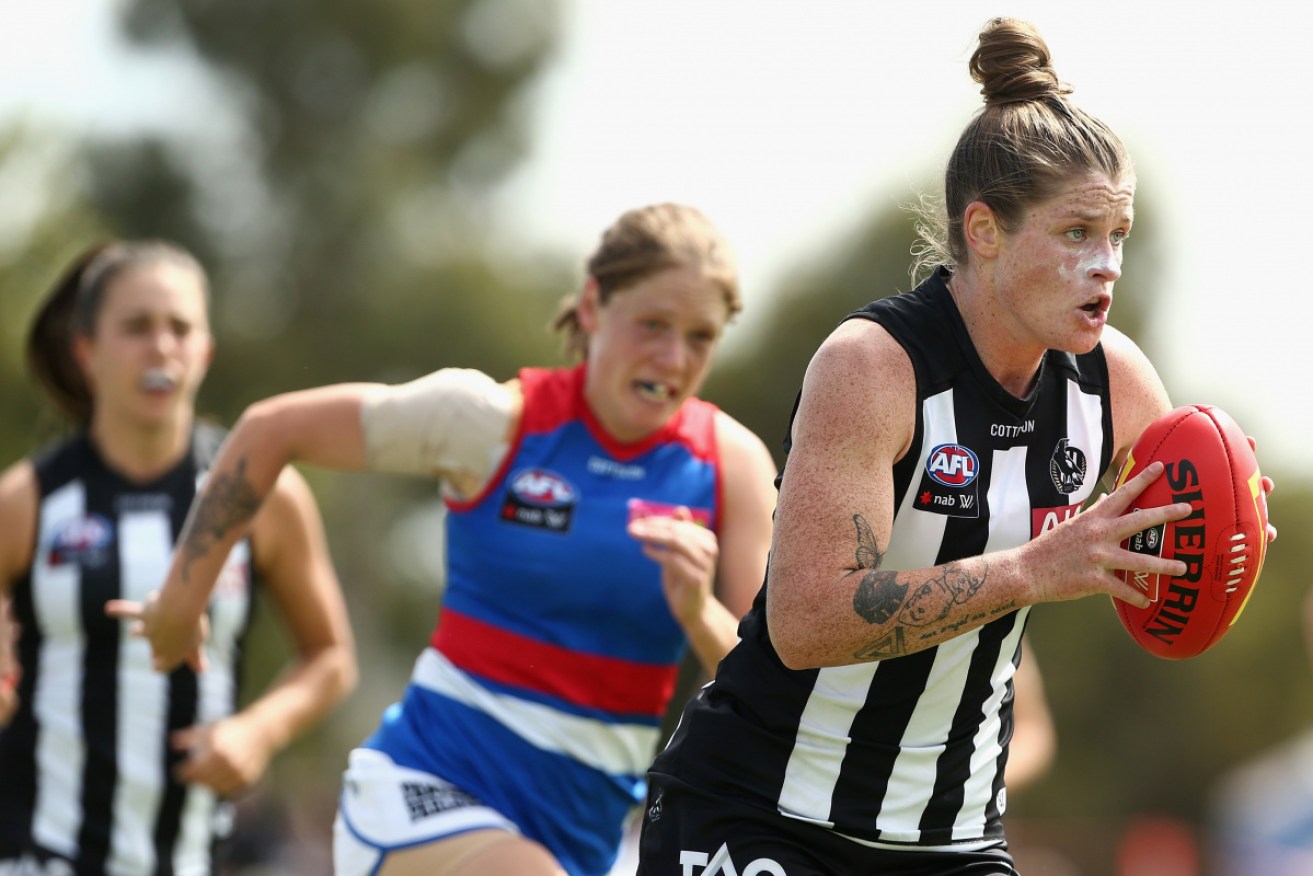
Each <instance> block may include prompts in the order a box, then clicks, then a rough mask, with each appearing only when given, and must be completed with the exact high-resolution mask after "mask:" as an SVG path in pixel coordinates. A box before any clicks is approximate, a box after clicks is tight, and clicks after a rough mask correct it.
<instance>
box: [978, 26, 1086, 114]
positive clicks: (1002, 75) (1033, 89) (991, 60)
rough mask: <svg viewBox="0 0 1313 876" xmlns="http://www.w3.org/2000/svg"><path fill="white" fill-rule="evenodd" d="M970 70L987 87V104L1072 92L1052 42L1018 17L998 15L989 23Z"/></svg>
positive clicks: (1042, 97)
mask: <svg viewBox="0 0 1313 876" xmlns="http://www.w3.org/2000/svg"><path fill="white" fill-rule="evenodd" d="M970 69H971V78H972V79H974V80H976V81H977V82H979V83H980V84H981V86H983V87H982V88H981V89H980V93H981V94H983V95H984V96H985V106H986V107H990V106H1000V105H1002V104H1009V103H1022V102H1025V101H1034V100H1044V99H1045V98H1050V97H1061V96H1062V95H1066V94H1071V87H1070V86H1068V85H1066V84H1065V83H1063V82H1062V81H1061V80H1059V79H1058V74H1057V72H1056V71H1055V70H1054V69H1053V63H1052V58H1051V56H1050V55H1049V47H1048V44H1046V43H1045V42H1044V39H1043V38H1042V37H1041V36H1040V35H1039V32H1038V31H1036V30H1035V28H1034V27H1033V26H1032V25H1030V24H1029V23H1028V22H1025V21H1020V20H1018V19H1015V18H995V19H992V20H991V21H990V22H989V23H988V24H986V25H985V27H984V29H983V30H981V32H980V46H979V47H978V48H977V49H976V51H975V53H974V54H972V56H971V64H970Z"/></svg>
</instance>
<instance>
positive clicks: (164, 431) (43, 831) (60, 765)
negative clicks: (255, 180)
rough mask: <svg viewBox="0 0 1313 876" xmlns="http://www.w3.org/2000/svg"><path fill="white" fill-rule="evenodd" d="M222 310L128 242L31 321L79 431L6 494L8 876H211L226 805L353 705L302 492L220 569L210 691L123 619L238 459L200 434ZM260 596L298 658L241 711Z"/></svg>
mask: <svg viewBox="0 0 1313 876" xmlns="http://www.w3.org/2000/svg"><path fill="white" fill-rule="evenodd" d="M208 310H209V291H208V284H207V281H206V277H205V272H204V271H203V270H202V268H201V266H200V264H198V263H197V261H196V259H194V258H193V257H192V256H191V254H190V253H188V252H186V251H185V250H183V249H181V248H180V247H178V246H176V245H174V244H171V243H167V242H163V241H154V240H144V241H115V242H111V243H108V244H104V245H100V246H96V247H93V248H92V249H90V250H88V251H86V252H85V253H83V254H82V255H81V256H80V257H79V258H77V259H76V260H75V261H74V263H73V264H72V265H71V266H70V267H69V268H68V269H67V271H66V273H65V274H64V276H63V277H62V278H61V279H60V280H59V281H58V282H57V283H56V285H55V286H54V287H53V288H52V289H51V291H50V293H49V294H48V295H47V297H46V298H45V300H44V301H43V303H42V305H41V307H40V309H39V310H38V312H37V315H36V317H35V319H34V320H33V323H32V326H31V329H30V332H29V334H28V339H27V356H28V364H29V366H30V370H31V372H32V374H33V376H34V377H35V378H36V380H37V382H38V383H39V384H40V386H41V387H42V388H43V389H44V390H45V391H46V393H47V395H48V396H49V397H50V399H51V400H52V401H53V402H54V403H55V405H56V406H57V407H58V408H59V409H60V411H61V412H62V413H63V414H65V415H66V416H67V419H68V420H69V422H70V423H71V424H72V426H73V428H74V431H73V432H72V434H71V435H70V436H69V437H68V438H66V439H64V440H61V441H58V442H56V443H54V444H52V445H51V446H49V447H46V448H44V449H42V450H41V451H39V452H38V453H36V454H35V455H33V456H32V457H30V458H28V459H23V460H21V461H19V462H17V463H15V464H13V465H11V466H10V467H9V468H8V469H6V470H5V471H4V472H3V474H0V603H3V602H4V601H5V599H6V598H8V600H9V601H10V602H11V603H12V618H11V619H10V618H6V617H5V616H3V614H2V613H0V626H2V627H4V629H0V692H3V693H5V696H4V697H3V698H0V724H3V725H4V726H3V729H2V730H0V874H5V876H9V874H13V876H19V874H21V876H41V874H52V876H53V874H66V873H77V874H79V876H106V874H115V876H150V874H160V873H176V874H179V876H182V874H190V876H204V874H208V873H211V872H213V871H214V861H215V855H216V851H217V850H218V849H219V848H221V847H222V846H221V844H220V842H219V841H220V840H222V839H224V838H225V836H226V835H227V833H228V831H229V829H230V827H231V823H232V806H231V804H230V803H229V802H228V798H230V797H232V796H233V795H234V794H236V793H238V792H240V791H242V790H244V789H246V788H248V787H250V786H251V785H253V784H254V783H255V782H256V781H257V780H259V778H260V777H261V776H262V775H263V774H264V771H265V768H266V766H267V765H268V763H269V761H270V758H272V757H273V756H274V754H275V753H277V752H278V750H279V749H281V748H283V747H284V746H286V745H287V744H288V743H289V742H291V741H292V739H294V738H295V737H296V736H297V735H299V734H300V733H302V732H304V731H305V730H306V729H308V728H309V727H310V726H312V725H313V724H314V723H315V722H316V721H318V720H319V719H320V718H322V717H323V716H324V715H325V714H326V713H327V712H328V711H329V709H331V708H332V707H333V706H335V705H336V704H337V703H338V702H340V701H341V700H342V698H343V697H345V696H346V695H347V693H348V692H349V691H350V690H351V688H352V686H353V685H354V684H355V671H356V665H355V651H354V647H353V645H352V641H351V629H350V626H349V624H348V619H347V615H346V609H345V606H344V604H343V600H342V595H341V591H340V588H339V585H338V581H337V576H336V574H335V572H334V570H333V565H332V561H331V559H330V557H329V555H328V550H327V546H326V540H325V538H324V533H323V525H322V523H321V521H320V517H319V511H318V509H317V507H316V506H315V502H314V498H313V497H312V495H311V493H310V490H309V488H308V487H307V485H306V484H305V482H304V481H303V480H302V478H301V477H300V476H299V475H298V474H296V473H295V472H291V471H289V472H286V473H285V474H284V475H283V477H281V478H280V479H279V481H278V484H277V486H276V488H275V489H274V490H273V494H274V498H273V499H271V500H270V501H269V502H268V503H266V507H265V510H264V511H263V512H262V513H261V514H260V515H259V516H258V517H257V518H256V519H255V521H254V522H253V523H252V526H251V527H250V529H249V531H246V532H244V533H243V537H242V539H241V541H240V542H239V543H236V544H235V545H234V546H233V548H232V550H231V551H229V552H225V555H224V557H223V558H222V566H223V582H224V583H223V586H222V587H220V588H219V589H218V590H216V591H215V593H214V595H213V597H212V598H211V599H209V600H207V602H206V604H205V606H204V607H205V609H206V611H207V613H208V619H209V631H210V638H209V642H208V644H207V647H206V649H205V656H206V662H207V670H206V671H205V672H204V673H198V672H195V671H193V669H191V668H180V669H178V670H177V671H175V672H173V673H171V674H169V675H168V676H163V675H160V674H158V673H157V672H156V671H155V668H154V665H153V661H152V659H151V652H150V647H149V646H148V644H147V643H146V642H143V641H141V640H139V639H136V638H134V637H132V636H131V635H129V633H128V631H127V630H126V629H125V628H124V625H123V623H122V622H121V621H119V620H118V619H117V618H116V617H115V616H112V615H111V613H113V612H116V611H118V610H119V607H121V605H122V601H124V600H128V601H132V600H141V599H144V598H145V597H146V595H147V594H148V593H149V592H150V591H151V590H153V589H155V588H157V587H159V586H160V585H161V584H162V583H163V580H164V573H165V571H166V570H167V569H168V564H169V558H170V554H171V552H172V549H173V544H174V539H175V538H176V537H177V534H178V532H179V530H180V529H181V528H182V523H183V519H184V517H185V515H186V513H187V509H188V507H189V506H190V505H191V501H192V498H193V496H194V495H195V494H196V485H197V482H198V481H199V480H200V479H202V478H203V477H204V476H205V473H206V472H207V471H208V470H209V468H210V465H211V463H212V461H213V458H214V453H215V451H216V450H217V448H218V446H219V444H220V441H221V440H222V438H223V434H224V433H223V432H222V430H220V429H219V428H218V427H216V426H213V425H211V424H208V423H201V422H197V420H196V415H195V402H196V394H197V392H198V390H199V389H200V386H201V381H202V380H203V379H204V378H205V374H206V371H207V369H208V368H209V365H210V360H211V359H212V357H213V355H214V341H213V339H212V337H211V335H210V328H209V316H208ZM257 588H264V589H265V590H266V591H267V592H268V594H269V595H270V596H271V597H272V600H273V603H274V604H275V605H276V606H277V607H278V609H279V612H280V616H281V620H282V623H283V625H284V626H285V628H286V630H287V633H288V635H289V637H290V639H291V644H292V646H293V648H294V651H295V657H294V659H293V662H292V664H291V665H290V666H289V667H288V670H287V671H286V672H284V673H283V674H282V675H281V676H280V678H279V679H278V680H277V681H275V682H273V683H272V685H271V686H270V687H269V689H268V690H266V691H264V692H263V693H262V694H261V695H260V696H258V697H256V698H255V699H254V700H253V701H252V702H250V703H249V704H248V705H246V706H245V707H244V708H241V709H240V710H239V709H238V684H239V680H240V677H241V654H242V647H241V646H242V641H243V637H244V636H245V634H246V631H247V629H248V628H249V625H250V622H251V617H252V615H251V612H252V609H253V607H254V602H255V597H256V592H257ZM0 608H3V605H2V604H0ZM15 633H17V643H16V645H15V644H13V643H11V642H9V641H8V639H9V638H11V637H12V636H13V635H14V634H15ZM10 649H12V651H11V650H10ZM13 654H16V657H17V661H16V664H17V665H14V666H10V665H7V664H8V660H9V659H10V658H11V657H12V656H13ZM6 712H9V713H11V714H4V713H6ZM6 719H7V720H6Z"/></svg>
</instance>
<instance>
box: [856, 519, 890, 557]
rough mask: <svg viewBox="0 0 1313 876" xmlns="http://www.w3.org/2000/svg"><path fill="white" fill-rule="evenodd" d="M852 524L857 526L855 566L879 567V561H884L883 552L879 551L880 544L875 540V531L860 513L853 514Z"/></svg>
mask: <svg viewBox="0 0 1313 876" xmlns="http://www.w3.org/2000/svg"><path fill="white" fill-rule="evenodd" d="M853 526H855V527H857V568H858V569H878V568H880V563H882V562H884V554H882V553H880V546H879V545H878V544H876V542H875V533H874V532H872V531H871V524H869V523H867V522H866V518H865V517H863V516H862V515H860V514H854V515H853Z"/></svg>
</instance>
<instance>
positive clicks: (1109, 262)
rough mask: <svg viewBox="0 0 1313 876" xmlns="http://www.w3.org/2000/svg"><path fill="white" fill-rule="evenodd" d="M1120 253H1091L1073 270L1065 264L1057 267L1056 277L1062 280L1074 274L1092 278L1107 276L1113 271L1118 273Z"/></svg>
mask: <svg viewBox="0 0 1313 876" xmlns="http://www.w3.org/2000/svg"><path fill="white" fill-rule="evenodd" d="M1121 254H1122V251H1121V250H1120V249H1118V250H1109V251H1106V252H1096V253H1092V254H1090V255H1088V256H1086V257H1085V258H1083V259H1081V260H1080V261H1079V262H1077V263H1076V265H1075V268H1074V270H1073V269H1072V268H1068V267H1067V266H1066V265H1065V264H1059V265H1058V276H1059V277H1061V278H1062V279H1064V280H1067V279H1070V278H1071V276H1072V275H1073V274H1074V275H1075V276H1077V277H1092V276H1095V275H1096V274H1107V273H1108V272H1109V271H1112V270H1113V269H1117V270H1118V272H1119V273H1120V269H1121V263H1122V260H1121Z"/></svg>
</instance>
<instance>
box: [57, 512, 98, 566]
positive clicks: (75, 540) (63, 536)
mask: <svg viewBox="0 0 1313 876" xmlns="http://www.w3.org/2000/svg"><path fill="white" fill-rule="evenodd" d="M113 541H114V527H113V526H112V525H111V524H110V522H109V521H108V520H106V519H105V518H104V517H102V516H100V515H99V514H88V515H86V516H85V517H79V518H78V519H76V520H70V521H68V522H66V523H64V524H63V525H61V526H60V527H59V528H58V529H56V530H55V532H54V535H53V536H52V537H51V539H50V550H49V552H48V554H47V560H46V561H47V562H48V563H49V564H50V565H52V566H65V565H69V564H75V565H78V566H82V567H83V568H84V569H91V568H95V567H97V566H103V565H104V564H105V563H106V562H107V561H108V560H109V547H110V544H111V543H113Z"/></svg>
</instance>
